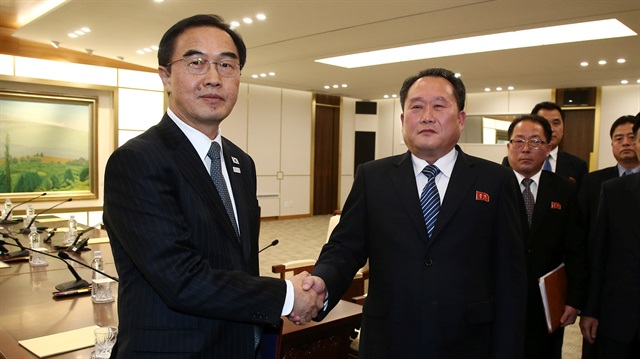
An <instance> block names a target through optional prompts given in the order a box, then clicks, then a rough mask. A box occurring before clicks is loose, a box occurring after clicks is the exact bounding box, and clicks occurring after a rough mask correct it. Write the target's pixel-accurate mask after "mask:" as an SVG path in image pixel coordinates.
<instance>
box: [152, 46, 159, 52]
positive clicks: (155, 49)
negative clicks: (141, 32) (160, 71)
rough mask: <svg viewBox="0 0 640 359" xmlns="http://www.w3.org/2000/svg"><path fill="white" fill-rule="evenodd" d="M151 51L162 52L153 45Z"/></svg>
mask: <svg viewBox="0 0 640 359" xmlns="http://www.w3.org/2000/svg"><path fill="white" fill-rule="evenodd" d="M151 50H153V51H158V50H160V48H159V47H158V46H157V45H153V46H151Z"/></svg>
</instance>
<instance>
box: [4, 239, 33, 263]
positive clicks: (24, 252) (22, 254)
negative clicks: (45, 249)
mask: <svg viewBox="0 0 640 359" xmlns="http://www.w3.org/2000/svg"><path fill="white" fill-rule="evenodd" d="M2 237H8V238H11V239H13V241H14V242H16V244H15V245H13V246H14V247H18V248H20V250H19V251H13V252H7V253H6V254H5V256H6V257H7V258H19V257H26V256H28V255H29V251H27V250H26V249H24V246H22V243H20V240H19V239H18V238H16V237H12V236H10V235H8V234H5V233H2ZM9 245H10V246H11V245H12V244H9ZM5 249H6V248H5Z"/></svg>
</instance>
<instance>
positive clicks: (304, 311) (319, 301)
mask: <svg viewBox="0 0 640 359" xmlns="http://www.w3.org/2000/svg"><path fill="white" fill-rule="evenodd" d="M291 284H293V291H294V294H293V310H292V311H291V313H290V314H289V316H288V317H287V318H289V320H290V321H292V322H293V323H295V324H297V325H303V324H306V323H309V322H310V321H311V319H313V318H315V317H316V316H317V315H318V312H319V311H321V310H322V309H323V308H324V301H325V296H326V290H327V288H326V286H325V283H324V281H323V280H322V278H320V277H316V276H312V275H310V274H309V272H307V271H304V272H302V273H299V274H297V275H295V276H294V277H293V278H291Z"/></svg>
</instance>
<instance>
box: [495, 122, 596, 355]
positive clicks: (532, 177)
mask: <svg viewBox="0 0 640 359" xmlns="http://www.w3.org/2000/svg"><path fill="white" fill-rule="evenodd" d="M507 133H508V136H509V139H510V140H509V143H508V144H507V151H508V154H509V155H508V158H509V164H510V165H511V168H512V169H513V171H514V173H515V176H516V178H517V180H518V182H519V183H521V185H520V189H521V190H522V196H521V197H520V198H521V200H522V206H521V216H522V218H523V221H522V223H523V231H524V234H525V235H524V238H525V251H526V263H527V278H528V295H527V318H526V331H525V358H527V359H560V358H562V341H563V335H564V327H565V326H567V325H570V324H573V323H575V321H576V317H577V315H578V309H579V308H583V307H584V301H585V297H586V293H585V286H586V282H587V250H586V243H585V242H586V240H585V237H584V235H583V232H582V230H581V226H579V224H578V220H579V217H578V215H579V210H578V204H577V197H576V192H577V190H576V185H575V183H573V182H571V181H569V180H567V179H564V178H562V177H560V176H559V175H557V174H555V173H552V172H549V171H543V170H542V166H543V164H544V161H545V159H546V158H547V156H548V155H549V151H550V149H551V145H549V140H550V139H551V125H550V124H549V122H548V121H547V120H546V119H544V118H542V117H540V116H538V115H526V116H521V117H519V118H517V119H516V120H514V121H513V122H512V123H511V125H510V126H509V130H508V131H507ZM563 262H564V264H565V270H566V273H567V301H566V305H565V310H564V313H563V315H562V317H561V318H560V323H561V327H560V328H558V329H556V330H555V331H554V332H553V333H551V334H549V332H548V328H547V323H546V319H545V314H544V307H543V305H542V297H541V295H540V289H539V285H538V279H539V278H540V277H542V276H544V275H545V274H547V273H549V272H551V271H553V270H554V269H556V268H558V266H560V264H562V263H563Z"/></svg>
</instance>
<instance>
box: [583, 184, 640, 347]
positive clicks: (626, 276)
mask: <svg viewBox="0 0 640 359" xmlns="http://www.w3.org/2000/svg"><path fill="white" fill-rule="evenodd" d="M639 213H640V174H633V175H629V176H624V177H620V178H616V179H612V180H609V181H606V182H604V183H603V184H602V196H601V198H600V205H599V209H598V215H597V217H596V225H595V229H594V231H593V233H592V235H591V240H590V243H591V244H593V245H592V246H590V248H589V259H590V263H591V264H592V265H591V268H590V272H589V273H590V282H589V299H588V301H587V307H586V308H585V310H584V312H583V315H586V316H590V317H595V318H598V319H599V326H598V337H601V336H603V335H604V336H606V337H609V338H612V339H614V340H616V341H618V342H621V343H629V342H631V340H632V339H633V338H634V337H635V336H636V335H637V334H636V333H637V332H638V330H640V221H638V214H639Z"/></svg>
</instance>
